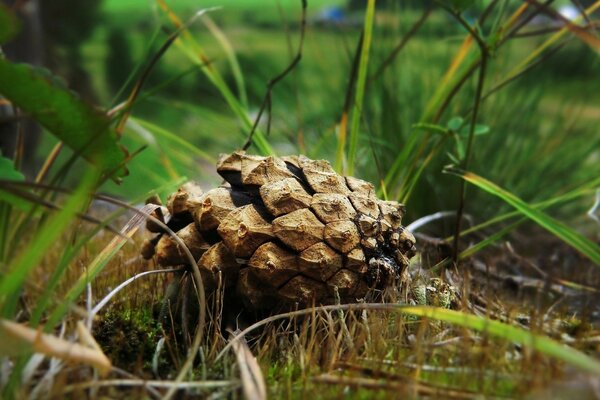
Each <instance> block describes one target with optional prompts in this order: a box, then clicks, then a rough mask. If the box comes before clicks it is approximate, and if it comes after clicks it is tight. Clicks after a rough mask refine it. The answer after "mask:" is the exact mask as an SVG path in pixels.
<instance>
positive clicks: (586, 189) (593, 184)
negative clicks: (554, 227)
mask: <svg viewBox="0 0 600 400" xmlns="http://www.w3.org/2000/svg"><path fill="white" fill-rule="evenodd" d="M598 186H600V177H598V178H596V179H593V180H591V181H590V182H587V183H585V184H583V185H581V186H579V187H577V188H575V189H573V190H570V191H568V192H567V193H565V194H562V195H560V196H556V197H553V198H551V199H548V200H544V201H540V202H539V203H535V204H533V205H532V207H535V208H537V209H540V210H543V209H545V208H548V207H552V206H554V205H557V204H561V203H564V202H567V201H571V200H574V199H576V198H578V197H581V196H583V195H586V194H590V193H593V192H595V191H596V188H597V187H598ZM520 214H521V213H520V212H519V211H511V212H507V213H504V214H502V215H497V216H495V217H494V218H490V219H489V220H487V221H485V222H482V223H480V224H477V225H475V226H473V227H471V228H468V229H465V230H464V231H462V232H461V233H460V236H464V235H468V234H469V233H473V232H477V231H478V230H481V229H483V228H486V227H488V226H490V225H494V224H497V223H498V222H502V221H505V220H507V219H510V218H513V217H516V216H518V215H520ZM452 238H453V237H452V236H449V237H447V238H445V239H444V240H445V241H447V242H450V241H451V240H452Z"/></svg>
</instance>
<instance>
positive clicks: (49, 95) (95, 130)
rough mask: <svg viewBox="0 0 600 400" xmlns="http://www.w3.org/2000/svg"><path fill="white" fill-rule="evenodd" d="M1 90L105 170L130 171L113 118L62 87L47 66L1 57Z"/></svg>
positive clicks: (68, 144) (70, 145) (119, 174)
mask: <svg viewBox="0 0 600 400" xmlns="http://www.w3.org/2000/svg"><path fill="white" fill-rule="evenodd" d="M0 94H2V95H3V96H5V97H6V98H7V99H8V100H10V101H11V102H12V103H13V104H15V105H16V106H18V107H19V108H21V109H22V110H23V111H25V113H27V114H29V115H30V116H32V117H33V118H34V119H35V120H36V121H38V122H39V123H40V124H41V125H43V126H44V127H45V128H46V129H48V130H49V131H50V132H52V133H53V134H54V135H55V136H56V137H57V138H59V139H60V140H62V141H63V142H64V143H65V144H66V145H67V146H69V147H70V148H72V149H73V150H74V151H75V152H76V153H79V154H80V155H81V156H82V157H84V158H85V159H86V160H88V161H90V162H91V163H93V164H96V165H97V166H99V167H100V168H101V169H102V170H103V171H104V172H105V173H106V172H109V173H110V174H111V175H115V176H124V175H126V173H127V170H126V168H125V167H124V166H123V164H124V162H125V157H126V152H125V150H124V148H123V147H121V146H120V145H119V143H118V137H117V134H116V132H115V131H114V129H112V128H111V127H110V122H111V121H110V119H109V118H108V117H107V116H106V115H105V114H103V113H102V112H100V111H99V110H97V109H94V108H92V107H91V106H89V105H88V104H86V103H84V102H83V101H82V100H81V99H79V98H78V97H77V96H76V95H75V94H74V93H73V92H71V91H69V90H68V89H66V88H64V87H62V85H60V84H59V83H58V82H57V78H55V77H53V76H52V75H49V74H48V72H47V70H43V69H41V68H36V67H32V66H30V65H27V64H12V63H10V62H8V61H7V60H3V59H0Z"/></svg>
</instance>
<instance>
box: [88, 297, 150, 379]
mask: <svg viewBox="0 0 600 400" xmlns="http://www.w3.org/2000/svg"><path fill="white" fill-rule="evenodd" d="M153 314H154V313H153V310H152V309H149V308H142V309H135V310H134V309H123V310H110V311H109V312H108V313H107V314H106V315H105V316H104V318H103V319H102V320H101V321H100V322H99V323H98V324H97V325H96V329H95V332H96V339H97V340H98V343H99V344H100V346H101V347H102V349H103V350H104V352H105V353H106V355H107V356H108V358H109V359H110V360H111V361H112V362H113V364H114V365H115V366H118V367H120V368H123V369H126V370H128V371H136V373H140V372H143V371H149V369H150V360H152V356H153V354H154V350H155V347H156V343H157V342H158V340H159V336H160V335H161V329H160V326H159V324H158V323H157V322H156V318H155V317H154V315H153Z"/></svg>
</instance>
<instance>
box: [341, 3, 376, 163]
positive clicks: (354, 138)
mask: <svg viewBox="0 0 600 400" xmlns="http://www.w3.org/2000/svg"><path fill="white" fill-rule="evenodd" d="M374 18H375V0H369V2H368V3H367V12H366V14H365V27H364V35H363V43H362V46H361V51H360V60H359V64H358V77H357V82H356V89H355V90H356V95H355V97H354V107H353V110H352V120H351V123H350V138H349V139H350V140H349V143H348V168H347V170H346V171H347V174H348V175H354V163H355V160H356V152H357V150H358V138H359V134H360V120H361V115H362V108H363V99H364V95H365V85H366V82H367V70H368V68H369V49H370V48H371V41H372V38H373V20H374Z"/></svg>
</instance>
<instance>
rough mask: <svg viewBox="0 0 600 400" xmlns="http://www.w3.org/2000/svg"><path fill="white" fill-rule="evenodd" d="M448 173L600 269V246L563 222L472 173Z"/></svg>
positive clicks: (451, 170)
mask: <svg viewBox="0 0 600 400" xmlns="http://www.w3.org/2000/svg"><path fill="white" fill-rule="evenodd" d="M446 172H449V173H453V174H455V175H458V176H460V177H462V178H463V179H465V180H466V181H467V182H469V183H472V184H473V185H475V186H477V187H478V188H480V189H482V190H485V191H486V192H488V193H490V194H493V195H494V196H497V197H499V198H500V199H502V200H504V201H505V202H506V203H508V204H510V205H511V206H513V207H514V208H516V209H517V210H518V211H519V212H521V213H522V214H523V215H525V216H526V217H528V218H530V219H532V220H533V221H535V222H536V223H537V224H538V225H540V226H541V227H542V228H544V229H546V230H548V231H549V232H550V233H552V234H554V235H556V236H557V237H559V238H560V239H562V240H564V241H565V242H566V243H567V244H569V245H570V246H572V247H574V248H575V249H577V250H579V252H581V253H582V254H584V255H585V256H586V257H588V258H589V259H590V260H592V261H593V262H594V263H595V264H596V265H597V266H598V267H600V246H598V245H597V244H596V243H594V242H592V241H591V240H589V239H588V238H586V237H585V236H583V235H582V234H580V233H579V232H577V231H575V230H573V229H571V228H569V227H568V226H566V225H565V224H563V223H562V222H560V221H558V220H556V219H554V218H552V217H550V216H549V215H546V214H545V213H543V212H542V211H540V210H538V209H536V208H535V207H533V206H531V205H530V204H527V203H526V202H524V201H523V200H521V199H520V198H518V197H517V196H515V195H514V194H512V193H510V192H508V191H506V190H504V189H502V188H501V187H499V186H498V185H496V184H494V183H492V182H490V181H488V180H487V179H485V178H482V177H480V176H478V175H475V174H473V173H472V172H460V171H457V170H453V169H446Z"/></svg>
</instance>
